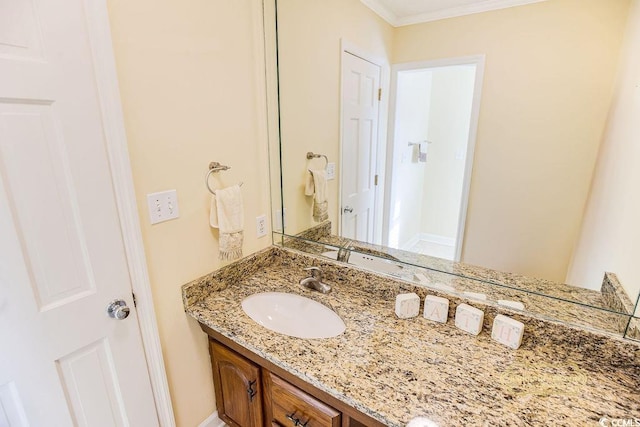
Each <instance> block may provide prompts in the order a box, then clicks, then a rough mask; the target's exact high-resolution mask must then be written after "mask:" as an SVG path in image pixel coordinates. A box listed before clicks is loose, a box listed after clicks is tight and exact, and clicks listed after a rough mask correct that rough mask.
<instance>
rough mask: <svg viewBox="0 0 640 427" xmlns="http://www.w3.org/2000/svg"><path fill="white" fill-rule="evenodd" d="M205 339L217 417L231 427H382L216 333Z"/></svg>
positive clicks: (203, 327)
mask: <svg viewBox="0 0 640 427" xmlns="http://www.w3.org/2000/svg"><path fill="white" fill-rule="evenodd" d="M201 326H202V329H203V330H204V331H205V332H206V333H207V334H209V337H210V338H209V352H210V354H211V366H212V368H213V383H214V386H215V393H216V405H217V407H218V416H219V417H220V419H222V420H223V421H224V422H225V423H227V424H228V425H230V426H232V427H262V426H264V427H383V426H384V425H383V424H382V423H380V422H378V421H376V420H374V419H372V418H371V417H369V416H367V415H365V414H362V413H361V412H358V411H357V410H355V409H354V408H352V407H350V406H348V405H346V404H345V403H343V402H341V401H339V400H338V399H336V398H335V397H333V396H330V395H329V394H327V393H325V392H323V391H321V390H318V389H317V388H315V387H314V386H312V385H311V384H309V383H307V382H305V381H303V380H301V379H300V378H297V377H295V376H294V375H292V374H290V373H288V372H287V371H285V370H283V369H282V368H280V367H278V366H276V365H274V364H273V363H271V362H269V361H268V360H265V359H263V358H261V357H260V356H258V355H256V354H254V353H252V352H250V351H248V350H247V349H245V348H243V347H241V346H240V345H238V344H237V343H235V342H233V341H231V340H229V339H228V338H226V337H224V336H223V335H221V334H219V333H218V332H216V331H213V330H212V329H210V328H208V327H207V326H205V325H202V324H201Z"/></svg>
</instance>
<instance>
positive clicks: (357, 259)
mask: <svg viewBox="0 0 640 427" xmlns="http://www.w3.org/2000/svg"><path fill="white" fill-rule="evenodd" d="M322 255H323V256H326V257H327V258H331V259H338V251H327V252H323V253H322ZM349 264H352V265H357V266H358V267H363V268H368V269H369V270H373V271H377V272H380V273H387V274H394V273H399V272H400V271H401V270H402V269H403V267H402V266H401V265H398V264H396V263H394V262H393V261H387V260H386V259H382V258H377V257H374V256H371V255H365V254H361V253H359V252H354V251H351V254H350V255H349Z"/></svg>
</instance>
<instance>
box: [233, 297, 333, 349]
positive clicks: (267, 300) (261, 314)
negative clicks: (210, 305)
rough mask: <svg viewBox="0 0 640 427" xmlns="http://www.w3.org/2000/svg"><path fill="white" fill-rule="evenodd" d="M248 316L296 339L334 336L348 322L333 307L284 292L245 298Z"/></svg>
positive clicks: (244, 304)
mask: <svg viewBox="0 0 640 427" xmlns="http://www.w3.org/2000/svg"><path fill="white" fill-rule="evenodd" d="M242 309H243V310H244V312H245V313H247V315H248V316H249V317H250V318H252V319H253V320H255V321H256V322H258V323H259V324H261V325H262V326H264V327H265V328H267V329H271V330H272V331H274V332H278V333H281V334H284V335H289V336H292V337H297V338H331V337H335V336H338V335H340V334H341V333H343V332H344V330H345V325H344V322H343V321H342V319H341V318H340V316H338V315H337V314H336V313H335V312H334V311H333V310H331V309H329V308H328V307H326V306H324V305H322V304H320V303H319V302H316V301H314V300H312V299H309V298H306V297H302V296H300V295H295V294H287V293H282V292H264V293H261V294H254V295H251V296H249V297H247V298H245V299H244V300H243V301H242Z"/></svg>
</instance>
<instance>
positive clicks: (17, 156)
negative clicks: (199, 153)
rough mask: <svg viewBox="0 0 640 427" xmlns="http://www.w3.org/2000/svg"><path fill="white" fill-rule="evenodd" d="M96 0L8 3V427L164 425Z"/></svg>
mask: <svg viewBox="0 0 640 427" xmlns="http://www.w3.org/2000/svg"><path fill="white" fill-rule="evenodd" d="M92 1H93V0H92ZM85 6H86V5H85V3H84V2H83V0H55V1H54V0H21V1H9V0H0V236H2V238H1V239H0V324H2V328H0V342H2V343H11V345H8V346H4V347H3V349H2V363H0V400H1V402H2V405H1V407H2V410H1V411H0V425H3V426H4V425H9V426H11V427H13V426H16V425H31V426H41V425H42V426H45V425H46V426H49V425H52V426H71V425H81V426H82V425H87V426H92V427H93V426H127V425H131V426H145V427H146V426H156V425H158V420H157V416H156V411H155V404H154V400H153V394H152V391H151V385H150V380H149V376H148V369H147V366H146V361H145V357H144V350H143V347H142V340H141V336H140V330H139V328H138V319H137V316H136V312H135V308H134V307H133V301H132V294H131V283H130V279H129V271H128V266H127V261H126V256H125V252H124V244H123V241H122V230H121V228H120V222H119V218H118V213H117V207H116V201H115V198H114V190H113V185H112V179H111V175H110V168H109V160H108V157H107V151H106V146H105V143H106V140H105V132H104V129H103V123H102V111H101V110H100V102H99V101H100V100H99V97H98V93H99V91H98V87H97V86H96V76H95V73H94V63H93V57H94V53H95V52H92V50H91V40H90V34H89V32H88V29H89V28H90V23H89V22H88V20H87V17H86V16H85V10H86V9H85ZM96 8H97V9H100V8H102V9H103V10H102V13H104V15H105V16H106V7H105V5H104V4H102V3H100V1H99V0H98V3H97V5H96V4H94V5H92V9H96ZM43 41H46V43H43ZM117 298H121V299H123V300H125V301H126V302H127V303H128V305H129V307H130V308H131V313H130V315H129V317H127V318H126V319H124V320H115V319H112V318H109V317H108V316H107V313H106V307H107V305H108V304H109V303H110V302H111V301H112V300H114V299H117ZM16 414H18V415H16ZM20 414H22V415H20ZM21 417H22V418H21ZM3 418H4V419H3ZM5 420H6V422H5ZM3 423H4V424H3Z"/></svg>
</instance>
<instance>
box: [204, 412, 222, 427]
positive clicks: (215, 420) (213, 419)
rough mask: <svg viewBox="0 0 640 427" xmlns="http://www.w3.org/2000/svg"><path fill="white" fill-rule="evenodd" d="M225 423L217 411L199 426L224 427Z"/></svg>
mask: <svg viewBox="0 0 640 427" xmlns="http://www.w3.org/2000/svg"><path fill="white" fill-rule="evenodd" d="M224 425H225V423H224V421H222V420H221V419H220V418H219V417H218V411H216V412H214V413H213V414H211V415H209V416H208V417H207V419H206V420H204V421H203V422H201V423H200V425H199V426H198V427H223V426H224Z"/></svg>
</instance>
